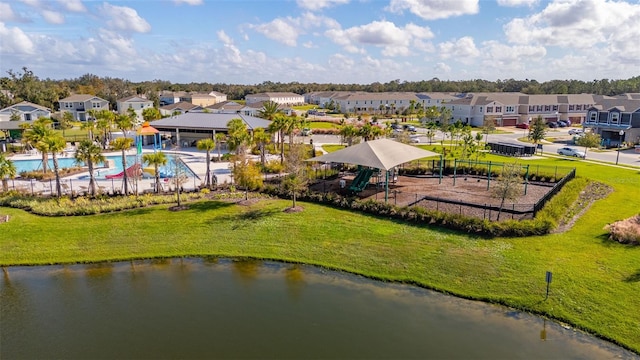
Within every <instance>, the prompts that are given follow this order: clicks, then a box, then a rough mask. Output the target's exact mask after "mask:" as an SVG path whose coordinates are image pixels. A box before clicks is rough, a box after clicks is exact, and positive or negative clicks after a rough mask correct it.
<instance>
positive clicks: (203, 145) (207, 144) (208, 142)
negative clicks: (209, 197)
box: [196, 139, 216, 188]
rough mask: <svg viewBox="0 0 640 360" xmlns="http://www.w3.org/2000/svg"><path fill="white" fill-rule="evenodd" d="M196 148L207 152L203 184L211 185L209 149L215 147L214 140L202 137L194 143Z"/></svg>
mask: <svg viewBox="0 0 640 360" xmlns="http://www.w3.org/2000/svg"><path fill="white" fill-rule="evenodd" d="M196 146H197V148H198V150H204V151H206V152H207V174H206V175H205V186H206V187H208V188H210V187H211V174H210V173H209V164H211V150H213V149H215V147H216V142H215V141H214V140H213V139H202V140H199V141H198V143H197V144H196Z"/></svg>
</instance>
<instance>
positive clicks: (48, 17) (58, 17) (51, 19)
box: [40, 10, 64, 25]
mask: <svg viewBox="0 0 640 360" xmlns="http://www.w3.org/2000/svg"><path fill="white" fill-rule="evenodd" d="M40 14H41V15H42V18H43V19H44V20H45V21H46V22H48V23H49V24H56V25H59V24H64V15H62V14H61V13H59V12H57V11H51V10H42V11H41V12H40Z"/></svg>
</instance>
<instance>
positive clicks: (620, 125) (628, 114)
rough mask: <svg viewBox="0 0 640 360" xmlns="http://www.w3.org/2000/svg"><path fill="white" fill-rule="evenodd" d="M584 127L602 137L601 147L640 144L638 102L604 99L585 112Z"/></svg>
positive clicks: (639, 110)
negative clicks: (626, 143) (627, 143)
mask: <svg viewBox="0 0 640 360" xmlns="http://www.w3.org/2000/svg"><path fill="white" fill-rule="evenodd" d="M584 127H585V128H589V129H592V131H593V132H594V133H596V134H600V136H601V137H602V145H604V146H618V145H619V144H620V143H621V142H622V143H625V142H629V143H634V144H638V143H640V100H636V99H621V98H605V99H601V100H599V101H598V102H597V103H596V104H595V105H593V106H591V107H590V108H589V109H588V110H587V119H586V121H585V122H584Z"/></svg>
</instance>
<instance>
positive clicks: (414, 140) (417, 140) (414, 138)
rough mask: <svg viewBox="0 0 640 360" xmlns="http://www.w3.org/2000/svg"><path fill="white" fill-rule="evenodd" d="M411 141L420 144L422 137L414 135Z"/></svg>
mask: <svg viewBox="0 0 640 360" xmlns="http://www.w3.org/2000/svg"><path fill="white" fill-rule="evenodd" d="M410 139H411V142H412V143H414V144H419V143H420V138H419V137H417V136H412V137H411V138H410Z"/></svg>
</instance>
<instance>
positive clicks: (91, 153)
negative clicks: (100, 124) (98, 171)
mask: <svg viewBox="0 0 640 360" xmlns="http://www.w3.org/2000/svg"><path fill="white" fill-rule="evenodd" d="M75 159H76V162H78V163H85V164H86V165H87V168H88V169H89V195H91V196H93V195H95V194H96V179H95V177H94V175H93V166H94V164H97V163H103V162H105V160H106V159H105V157H104V155H102V152H101V149H100V146H98V145H96V144H94V142H93V141H91V140H88V139H87V140H82V141H80V143H79V144H78V147H77V149H76V154H75Z"/></svg>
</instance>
